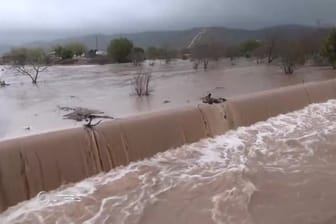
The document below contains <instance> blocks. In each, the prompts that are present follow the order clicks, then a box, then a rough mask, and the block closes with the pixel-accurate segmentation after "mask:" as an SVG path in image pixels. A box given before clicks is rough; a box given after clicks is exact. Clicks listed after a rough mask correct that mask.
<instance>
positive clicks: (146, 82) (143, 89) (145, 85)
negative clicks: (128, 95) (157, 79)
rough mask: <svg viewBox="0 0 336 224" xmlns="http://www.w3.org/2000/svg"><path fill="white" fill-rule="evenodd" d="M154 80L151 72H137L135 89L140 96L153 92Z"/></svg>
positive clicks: (134, 82)
mask: <svg viewBox="0 0 336 224" xmlns="http://www.w3.org/2000/svg"><path fill="white" fill-rule="evenodd" d="M151 80H152V74H151V72H144V71H140V72H138V73H137V74H135V77H134V80H133V86H134V91H135V93H136V94H137V95H138V96H140V97H141V96H149V94H150V93H151V91H152V90H151V88H150V82H151Z"/></svg>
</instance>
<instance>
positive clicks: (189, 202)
mask: <svg viewBox="0 0 336 224" xmlns="http://www.w3.org/2000/svg"><path fill="white" fill-rule="evenodd" d="M335 121H336V100H331V101H328V102H326V103H322V104H313V105H310V106H308V107H307V108H305V109H303V110H300V111H296V112H293V113H289V114H286V115H280V116H277V117H275V118H271V119H269V120H267V121H265V122H259V123H257V124H255V125H253V126H251V127H242V128H238V129H237V130H234V131H229V132H227V133H226V134H225V135H222V136H218V137H216V138H214V139H205V140H202V141H200V142H197V143H194V144H191V145H186V146H183V147H180V148H178V149H175V150H170V151H167V152H164V153H160V154H157V155H156V156H154V157H153V158H151V159H147V160H143V161H139V162H136V163H132V164H130V165H128V166H126V167H120V168H117V169H115V170H112V171H110V172H108V173H106V174H101V175H98V176H96V177H92V178H89V179H87V180H84V181H82V182H80V183H77V184H74V185H72V186H68V187H63V188H61V189H58V190H56V191H52V192H49V193H45V194H44V196H47V197H48V198H55V197H56V198H57V195H75V196H76V197H78V198H80V199H81V201H73V200H55V201H52V203H48V204H45V203H41V200H40V199H39V198H38V197H36V198H33V199H31V200H29V201H26V202H23V203H20V204H19V205H17V206H14V207H12V208H10V209H8V210H7V211H5V212H3V213H2V214H0V223H86V224H91V223H118V224H119V223H120V224H123V223H125V224H126V223H127V224H128V223H139V224H140V223H158V222H160V223H185V222H187V221H186V220H197V221H198V220H199V223H216V224H221V223H225V224H226V223H234V224H236V223H237V224H254V223H256V222H255V220H254V218H255V217H254V218H253V217H252V213H253V212H252V213H251V208H250V206H251V199H252V198H253V195H254V194H255V192H258V191H259V189H258V187H257V186H256V184H255V182H254V181H256V182H258V180H259V179H260V178H259V176H260V174H261V173H263V172H266V173H271V174H273V173H274V175H289V176H291V175H296V174H302V173H303V172H314V173H316V172H322V173H323V174H330V175H334V174H335V171H332V170H330V167H331V166H332V161H333V159H334V156H333V155H332V154H330V152H329V151H328V147H325V146H328V144H333V143H335V142H333V141H332V139H335V137H336V123H335ZM321 144H322V145H321ZM335 168H336V164H335ZM335 170H336V169H335ZM258 178H259V179H258ZM259 182H260V181H259ZM259 182H258V183H259ZM259 184H260V183H259ZM286 184H287V186H288V187H292V188H296V187H300V186H305V185H309V184H310V181H309V180H306V179H305V180H297V181H292V182H288V183H286ZM260 191H261V190H260ZM252 210H253V209H252ZM181 211H183V213H181ZM74 213H75V214H74ZM161 213H162V214H161ZM160 214H161V216H162V217H161V216H160ZM312 215H313V214H312ZM193 217H194V219H193ZM201 220H203V221H201ZM190 222H192V221H190ZM193 223H197V222H195V221H193ZM275 223H279V222H275Z"/></svg>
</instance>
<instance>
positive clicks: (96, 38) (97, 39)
mask: <svg viewBox="0 0 336 224" xmlns="http://www.w3.org/2000/svg"><path fill="white" fill-rule="evenodd" d="M96 50H97V51H98V35H96Z"/></svg>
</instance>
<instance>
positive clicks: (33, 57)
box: [9, 48, 50, 84]
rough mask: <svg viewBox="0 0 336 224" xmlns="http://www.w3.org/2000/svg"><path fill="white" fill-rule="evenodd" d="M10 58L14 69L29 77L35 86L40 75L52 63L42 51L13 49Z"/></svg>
mask: <svg viewBox="0 0 336 224" xmlns="http://www.w3.org/2000/svg"><path fill="white" fill-rule="evenodd" d="M9 58H10V60H11V62H12V69H14V70H15V71H16V72H18V73H19V74H22V75H25V76H28V77H29V78H30V79H31V80H32V83H33V84H37V80H38V78H39V75H40V73H42V72H44V71H46V70H47V68H48V65H49V63H50V60H49V57H48V56H47V54H46V53H45V52H44V51H43V50H42V49H27V48H20V49H13V50H12V51H11V52H10V53H9Z"/></svg>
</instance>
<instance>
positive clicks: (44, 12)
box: [0, 0, 336, 42]
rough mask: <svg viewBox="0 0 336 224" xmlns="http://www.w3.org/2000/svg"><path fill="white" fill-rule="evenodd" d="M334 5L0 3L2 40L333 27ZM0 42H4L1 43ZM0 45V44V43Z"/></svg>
mask: <svg viewBox="0 0 336 224" xmlns="http://www.w3.org/2000/svg"><path fill="white" fill-rule="evenodd" d="M335 10H336V0H1V3H0V24H1V25H0V32H1V35H2V37H0V38H2V40H3V41H4V40H6V37H7V39H11V40H12V41H16V39H18V40H20V39H21V38H22V37H25V38H26V39H31V38H32V39H34V38H36V35H38V36H39V37H40V38H39V39H48V38H52V37H56V36H64V35H65V33H66V34H68V35H76V34H83V33H94V32H101V33H121V32H137V31H146V30H158V29H159V30H166V29H184V28H190V27H197V26H212V25H213V26H215V25H216V26H229V27H238V28H249V29H254V28H259V27H264V26H270V25H276V24H289V23H295V24H307V25H314V24H315V23H316V20H318V19H320V20H322V21H324V22H326V23H336V13H335V12H336V11H335ZM3 41H2V42H3ZM0 42H1V39H0Z"/></svg>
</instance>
